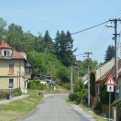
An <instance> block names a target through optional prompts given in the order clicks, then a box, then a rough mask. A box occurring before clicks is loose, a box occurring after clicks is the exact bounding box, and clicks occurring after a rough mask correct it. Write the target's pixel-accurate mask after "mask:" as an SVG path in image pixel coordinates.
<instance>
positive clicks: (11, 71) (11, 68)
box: [9, 64, 14, 73]
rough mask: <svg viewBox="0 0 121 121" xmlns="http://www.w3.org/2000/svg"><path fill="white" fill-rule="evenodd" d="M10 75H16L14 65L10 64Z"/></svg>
mask: <svg viewBox="0 0 121 121" xmlns="http://www.w3.org/2000/svg"><path fill="white" fill-rule="evenodd" d="M9 73H14V64H9Z"/></svg>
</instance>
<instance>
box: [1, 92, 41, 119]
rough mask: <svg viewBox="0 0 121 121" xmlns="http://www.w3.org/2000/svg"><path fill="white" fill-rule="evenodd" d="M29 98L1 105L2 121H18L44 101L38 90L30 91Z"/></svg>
mask: <svg viewBox="0 0 121 121" xmlns="http://www.w3.org/2000/svg"><path fill="white" fill-rule="evenodd" d="M28 95H29V96H28V97H26V98H23V99H19V100H16V101H12V102H10V103H8V104H2V105H0V121H16V120H17V119H18V118H19V117H21V116H22V115H25V114H26V113H28V112H29V111H31V110H32V109H33V108H35V107H36V105H37V104H38V103H39V101H40V100H41V99H42V96H40V95H38V90H28Z"/></svg>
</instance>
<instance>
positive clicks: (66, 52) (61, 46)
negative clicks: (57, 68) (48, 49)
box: [55, 31, 76, 67]
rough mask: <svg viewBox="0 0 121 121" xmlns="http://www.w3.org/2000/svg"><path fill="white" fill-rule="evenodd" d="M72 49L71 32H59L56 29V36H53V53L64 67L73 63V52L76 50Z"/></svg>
mask: <svg viewBox="0 0 121 121" xmlns="http://www.w3.org/2000/svg"><path fill="white" fill-rule="evenodd" d="M72 49H73V39H72V38H71V34H70V32H69V31H67V33H66V34H65V33H64V31H61V34H60V33H59V31H57V34H56V38H55V53H56V56H57V58H58V59H59V60H61V62H62V63H63V65H65V66H66V67H69V66H70V65H72V64H73V63H74V61H75V60H76V59H75V56H74V55H73V52H75V51H76V49H75V50H72Z"/></svg>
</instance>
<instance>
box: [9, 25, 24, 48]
mask: <svg viewBox="0 0 121 121" xmlns="http://www.w3.org/2000/svg"><path fill="white" fill-rule="evenodd" d="M7 38H8V40H9V44H10V45H11V46H12V47H13V48H14V49H16V50H22V49H21V47H22V46H17V45H18V44H20V43H23V42H22V41H23V40H24V38H23V30H22V27H21V26H18V25H15V24H13V23H12V24H10V25H9V26H8V35H7Z"/></svg>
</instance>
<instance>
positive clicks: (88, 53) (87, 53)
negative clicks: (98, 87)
mask: <svg viewBox="0 0 121 121" xmlns="http://www.w3.org/2000/svg"><path fill="white" fill-rule="evenodd" d="M84 54H86V55H87V61H88V107H89V106H90V70H89V55H90V54H92V53H91V52H85V53H84Z"/></svg>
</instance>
